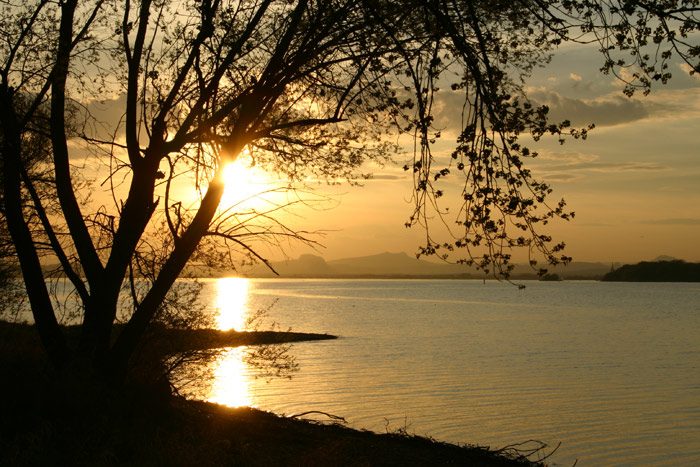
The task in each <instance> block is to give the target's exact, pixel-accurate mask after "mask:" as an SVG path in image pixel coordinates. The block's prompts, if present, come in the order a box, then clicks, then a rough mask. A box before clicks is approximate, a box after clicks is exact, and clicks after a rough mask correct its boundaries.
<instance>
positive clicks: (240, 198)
mask: <svg viewBox="0 0 700 467" xmlns="http://www.w3.org/2000/svg"><path fill="white" fill-rule="evenodd" d="M224 184H225V189H224V197H223V199H222V203H221V205H222V206H223V207H229V206H233V205H237V204H241V203H242V204H244V205H246V206H250V204H251V203H254V202H255V199H254V198H255V197H256V196H257V195H260V194H262V193H264V192H266V191H268V190H270V189H271V188H272V185H273V182H272V181H271V180H270V178H269V177H268V176H267V174H266V173H265V172H264V171H262V170H260V169H256V168H255V167H248V166H247V164H246V162H245V161H241V160H237V161H236V162H233V163H230V164H228V165H227V166H226V167H224Z"/></svg>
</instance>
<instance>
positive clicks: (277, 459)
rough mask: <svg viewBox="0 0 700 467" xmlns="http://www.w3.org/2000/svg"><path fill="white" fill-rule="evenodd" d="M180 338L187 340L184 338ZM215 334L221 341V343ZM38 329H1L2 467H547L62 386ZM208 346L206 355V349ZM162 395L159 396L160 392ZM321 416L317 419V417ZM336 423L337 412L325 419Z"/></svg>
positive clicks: (134, 393) (245, 411)
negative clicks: (5, 381)
mask: <svg viewBox="0 0 700 467" xmlns="http://www.w3.org/2000/svg"><path fill="white" fill-rule="evenodd" d="M176 334H177V333H176ZM199 334H201V335H198V333H180V334H179V335H178V337H177V339H175V340H174V341H173V342H174V343H177V341H179V342H180V344H177V345H182V343H183V342H186V341H187V340H188V339H187V338H186V337H184V336H190V337H192V336H196V337H197V339H203V340H202V341H200V342H199V343H197V342H190V347H189V348H190V349H191V348H193V346H194V347H196V346H197V345H201V342H203V341H208V342H209V347H205V348H212V347H211V345H213V344H214V343H219V344H220V343H224V344H225V345H226V346H232V345H233V344H234V343H238V345H254V344H258V343H287V342H300V341H303V340H320V339H324V340H325V339H334V338H336V336H331V335H328V334H313V333H287V332H282V333H279V332H257V333H239V332H235V331H229V332H222V331H219V332H212V331H211V330H209V331H205V332H202V333H199ZM212 336H213V338H212ZM37 344H38V337H37V336H36V333H35V331H34V329H33V326H30V325H18V324H12V323H7V322H2V323H0V372H1V374H3V375H5V376H11V382H12V384H4V385H0V399H2V402H0V410H1V411H2V413H3V417H2V418H1V421H0V465H56V464H60V465H105V466H111V465H115V466H116V465H243V466H271V465H285V466H287V465H288V466H297V465H298V466H304V467H306V466H314V465H318V466H322V465H323V466H326V465H333V466H350V465H353V466H354V465H363V466H367V465H369V466H375V465H376V466H392V465H396V466H399V465H401V466H410V465H416V466H418V465H469V466H485V467H488V466H495V467H500V466H503V467H507V466H543V465H544V464H543V463H542V462H541V461H531V460H529V459H528V458H527V457H526V456H524V455H523V452H527V453H529V454H530V457H533V456H539V458H540V459H542V458H543V457H544V456H545V455H546V453H545V448H546V446H544V445H541V446H540V449H537V450H535V451H533V450H532V449H529V450H527V451H524V450H523V451H518V450H517V449H514V448H507V449H502V450H491V449H489V448H486V447H479V446H473V445H455V444H449V443H444V442H440V441H436V440H434V439H432V438H424V437H419V436H411V435H409V434H408V433H406V432H405V431H403V430H400V429H399V430H397V431H395V432H393V433H383V434H381V433H374V432H370V431H366V430H356V429H352V428H349V427H346V426H343V425H341V424H339V423H338V420H334V419H333V418H331V419H330V420H331V422H330V423H321V422H318V421H313V420H307V419H302V418H301V417H302V416H304V415H305V414H299V415H297V416H292V417H284V416H280V415H277V414H273V413H270V412H265V411H262V410H259V409H255V408H250V407H241V408H230V407H226V406H222V405H217V404H213V403H209V402H203V401H197V400H188V399H185V398H182V397H179V396H176V395H173V394H170V393H169V392H167V393H163V392H161V391H160V390H158V389H157V388H153V387H150V388H149V387H147V386H139V385H136V386H129V385H127V386H125V387H123V388H119V389H114V388H112V389H110V388H102V389H99V388H98V387H97V386H95V385H87V386H86V385H83V384H81V382H78V381H73V380H66V379H65V378H60V377H59V378H56V376H55V375H54V374H52V372H51V371H49V370H47V367H46V364H45V359H44V357H43V353H42V351H41V349H40V347H39V346H38V345H37ZM197 348H199V347H197ZM154 389H155V390H154ZM314 413H316V412H314ZM322 415H327V414H322Z"/></svg>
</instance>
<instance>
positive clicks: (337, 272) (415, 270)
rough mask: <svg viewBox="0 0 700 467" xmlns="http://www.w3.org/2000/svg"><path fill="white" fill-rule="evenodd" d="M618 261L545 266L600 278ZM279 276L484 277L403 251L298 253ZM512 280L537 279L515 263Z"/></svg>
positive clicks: (571, 275) (261, 271)
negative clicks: (330, 255) (331, 256)
mask: <svg viewBox="0 0 700 467" xmlns="http://www.w3.org/2000/svg"><path fill="white" fill-rule="evenodd" d="M619 266H620V265H619V264H615V265H611V264H604V263H585V262H574V263H571V264H569V265H567V266H561V265H560V266H556V267H549V268H548V272H549V273H551V274H557V275H558V276H559V277H560V278H561V279H565V280H566V279H569V280H571V279H600V278H602V277H603V275H604V274H605V273H606V272H608V271H610V270H611V269H612V268H614V267H619ZM272 267H273V268H274V269H275V271H277V272H278V273H279V275H280V277H304V278H330V277H336V278H353V277H358V278H359V277H367V278H372V277H396V278H402V277H412V278H413V277H415V278H429V277H433V278H475V279H481V278H482V277H484V275H483V273H482V272H481V271H477V270H476V268H474V267H469V266H466V265H460V264H447V263H435V262H430V261H426V260H423V259H416V258H415V257H412V256H409V255H408V254H406V253H388V252H387V253H381V254H377V255H369V256H361V257H355V258H343V259H337V260H330V261H325V260H324V259H323V258H321V257H320V256H316V255H310V254H306V255H302V256H300V257H299V258H297V259H292V260H288V261H280V262H274V263H272ZM246 275H247V276H248V277H277V276H275V274H274V273H273V272H272V271H270V269H269V268H267V267H266V266H265V265H257V266H256V267H254V268H253V269H252V270H250V271H248V272H247V274H246ZM512 277H513V279H537V274H536V271H534V270H533V269H532V268H531V267H530V266H528V265H516V267H515V270H514V271H513V275H512Z"/></svg>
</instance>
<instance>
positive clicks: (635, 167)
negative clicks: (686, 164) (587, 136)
mask: <svg viewBox="0 0 700 467" xmlns="http://www.w3.org/2000/svg"><path fill="white" fill-rule="evenodd" d="M546 168H547V170H552V171H557V170H562V171H567V172H568V171H579V170H582V171H589V172H660V171H666V170H671V169H670V167H667V166H664V165H661V164H656V163H652V162H602V161H582V162H573V163H570V164H552V165H548V166H546Z"/></svg>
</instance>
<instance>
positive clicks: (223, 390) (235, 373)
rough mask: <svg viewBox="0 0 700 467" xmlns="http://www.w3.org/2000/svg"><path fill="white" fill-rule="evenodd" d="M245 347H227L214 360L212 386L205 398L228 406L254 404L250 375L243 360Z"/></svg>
mask: <svg viewBox="0 0 700 467" xmlns="http://www.w3.org/2000/svg"><path fill="white" fill-rule="evenodd" d="M244 354H245V349H244V348H243V347H238V348H234V349H228V350H227V351H226V352H224V353H223V354H222V355H221V357H220V358H219V360H218V361H217V362H216V368H215V369H214V374H215V375H216V379H215V383H214V387H213V388H212V390H211V392H210V393H209V397H208V398H207V400H208V401H209V402H214V403H217V404H223V405H227V406H229V407H243V406H254V402H255V401H254V398H253V395H252V393H251V391H250V377H249V376H248V375H247V374H246V364H245V362H244V361H243V358H244Z"/></svg>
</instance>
